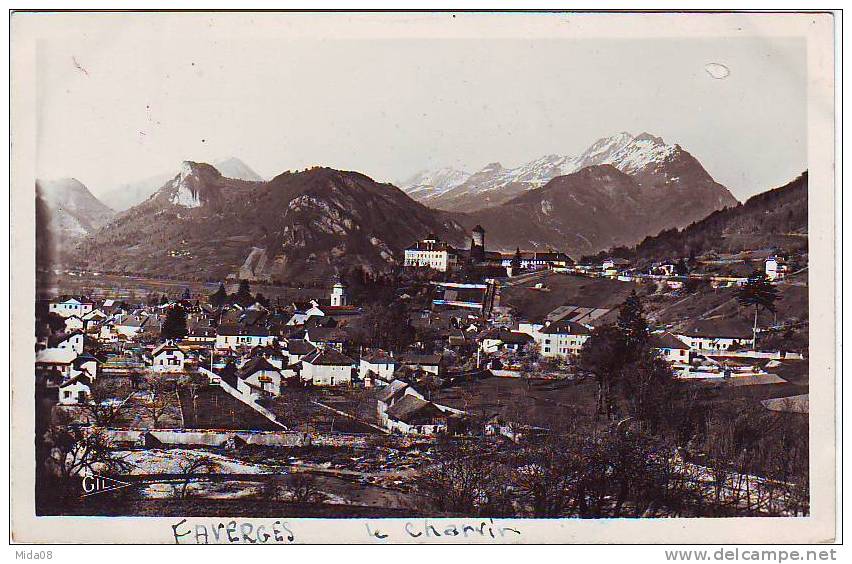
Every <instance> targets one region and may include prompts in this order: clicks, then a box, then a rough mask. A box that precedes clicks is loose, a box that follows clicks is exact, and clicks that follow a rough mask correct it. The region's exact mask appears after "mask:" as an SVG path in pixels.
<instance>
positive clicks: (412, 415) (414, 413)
mask: <svg viewBox="0 0 852 564" xmlns="http://www.w3.org/2000/svg"><path fill="white" fill-rule="evenodd" d="M450 415H451V414H450V413H448V412H445V411H443V410H441V408H440V407H439V406H438V405H437V404H434V403H432V402H431V401H427V400H425V399H423V398H422V397H418V396H416V395H413V394H404V395H403V396H402V398H400V399H399V400H398V401H396V402H395V403H394V404H393V405H392V406H390V407H389V408H388V410H387V415H386V420H385V427H386V428H387V429H389V430H390V431H392V432H396V433H402V434H405V435H437V434H438V433H445V432H446V431H447V420H448V419H449V418H450Z"/></svg>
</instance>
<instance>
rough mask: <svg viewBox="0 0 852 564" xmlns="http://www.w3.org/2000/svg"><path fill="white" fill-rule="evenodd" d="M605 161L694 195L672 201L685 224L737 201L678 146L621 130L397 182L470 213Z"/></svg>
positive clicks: (432, 202)
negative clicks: (541, 152) (521, 160)
mask: <svg viewBox="0 0 852 564" xmlns="http://www.w3.org/2000/svg"><path fill="white" fill-rule="evenodd" d="M604 164H608V165H612V166H614V167H615V168H616V169H618V170H620V171H621V172H624V173H625V174H628V175H630V176H631V177H633V178H634V180H635V181H636V182H637V184H638V185H639V186H642V187H659V188H660V192H663V193H664V194H661V195H662V196H665V197H671V195H673V194H675V193H676V192H678V191H681V192H683V193H684V194H683V195H682V196H681V198H680V199H681V200H688V199H689V198H690V197H691V196H694V197H695V199H697V200H698V201H697V202H690V203H691V204H693V203H697V204H698V205H695V206H691V205H690V206H687V205H683V204H684V203H685V202H675V203H674V205H673V207H674V208H675V209H674V210H672V211H673V212H678V213H679V212H680V211H684V210H686V211H687V213H688V215H689V216H690V217H688V218H683V219H682V221H686V223H684V225H686V224H688V223H690V222H691V221H693V220H695V219H698V218H701V217H704V215H706V214H707V213H709V212H710V211H713V210H714V209H720V208H722V207H724V206H732V205H736V203H737V200H736V198H734V197H733V196H732V195H731V193H730V192H729V191H728V190H727V189H726V188H725V187H724V186H722V185H721V184H718V183H716V182H715V181H714V180H713V178H712V177H711V176H710V175H709V174H708V173H707V171H706V170H704V167H702V166H701V164H700V163H699V162H698V161H697V160H696V159H695V158H694V157H693V156H692V155H690V154H689V153H688V152H687V151H686V150H684V149H683V148H681V147H680V145H669V144H667V143H665V142H664V141H663V140H662V139H661V138H659V137H655V136H654V135H651V134H649V133H642V134H640V135H636V136H634V135H631V134H630V133H627V132H622V133H618V134H616V135H613V136H610V137H604V138H601V139H598V140H597V141H595V142H594V143H593V144H592V145H591V146H589V147H588V148H587V149H586V150H585V151H583V152H582V153H581V154H580V155H579V156H574V157H572V156H566V155H555V154H553V155H545V156H543V157H540V158H538V159H535V160H533V161H530V162H528V163H525V164H523V165H521V166H518V167H515V168H505V167H503V165H501V164H500V163H497V162H495V163H491V164H488V165H486V166H485V167H484V168H482V169H481V170H479V171H477V172H475V173H473V174H470V175H467V177H466V178H465V174H466V173H464V172H463V171H459V170H454V169H446V168H445V169H440V170H439V171H435V172H429V171H422V172H420V173H418V175H416V176H414V177H412V178H411V179H409V180H406V181H404V182H402V183H401V184H400V187H401V188H402V189H403V190H404V191H405V192H406V193H408V194H409V195H410V196H412V197H413V198H415V199H416V200H418V201H420V202H423V203H424V204H426V205H428V206H430V207H434V208H438V209H443V210H452V211H461V212H475V211H478V210H481V209H484V208H488V207H493V206H498V205H500V204H503V203H506V202H508V201H510V200H512V199H513V198H515V197H516V196H518V195H520V194H522V193H524V192H527V191H529V190H533V189H536V188H540V187H542V186H544V185H545V184H547V183H548V182H549V181H550V180H552V179H553V178H556V177H558V176H564V175H568V174H572V173H574V172H577V171H579V170H582V169H584V168H586V167H588V166H594V165H604ZM462 179H464V180H462ZM705 200H707V201H706V202H705ZM677 208H680V209H677ZM711 208H712V209H711ZM690 210H691V211H690ZM662 223H666V221H663V222H662Z"/></svg>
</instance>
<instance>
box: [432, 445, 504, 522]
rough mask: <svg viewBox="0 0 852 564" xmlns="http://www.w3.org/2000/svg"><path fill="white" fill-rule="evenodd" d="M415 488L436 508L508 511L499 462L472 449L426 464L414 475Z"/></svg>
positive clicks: (470, 512)
mask: <svg viewBox="0 0 852 564" xmlns="http://www.w3.org/2000/svg"><path fill="white" fill-rule="evenodd" d="M416 485H417V490H418V491H419V492H420V493H421V494H423V495H424V496H425V497H426V498H428V499H429V500H430V501H431V502H432V504H433V505H434V506H435V508H436V509H438V510H439V511H442V512H451V513H457V514H462V515H484V514H488V515H502V514H507V513H510V512H511V500H510V499H509V497H508V495H507V494H508V491H509V490H508V488H507V486H508V474H507V473H506V472H505V468H503V467H502V466H501V465H500V464H498V463H496V462H489V461H486V460H482V458H481V457H479V456H477V455H476V453H465V452H463V451H459V452H457V453H456V454H455V455H450V456H449V457H447V458H445V459H444V460H441V461H439V462H438V463H436V464H434V465H432V466H430V467H428V468H426V469H425V470H424V471H423V472H422V473H421V474H420V475H419V476H418V477H417V479H416Z"/></svg>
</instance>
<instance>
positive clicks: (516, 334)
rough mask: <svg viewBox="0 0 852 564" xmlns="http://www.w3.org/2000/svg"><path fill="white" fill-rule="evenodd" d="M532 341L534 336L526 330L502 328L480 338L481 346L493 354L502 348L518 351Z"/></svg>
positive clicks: (483, 350)
mask: <svg viewBox="0 0 852 564" xmlns="http://www.w3.org/2000/svg"><path fill="white" fill-rule="evenodd" d="M532 342H533V338H532V336H531V335H529V334H527V333H525V332H523V333H522V332H520V331H507V330H505V329H501V330H498V331H491V332H489V333H488V334H486V335H484V336H483V337H482V338H481V339H480V342H479V348H480V349H481V350H482V352H484V353H486V354H493V353H496V352H499V351H501V350H505V351H509V352H515V353H516V352H519V351H520V350H521V349H522V348H523V347H524V346H526V345H528V344H529V343H532Z"/></svg>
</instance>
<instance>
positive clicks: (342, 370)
mask: <svg viewBox="0 0 852 564" xmlns="http://www.w3.org/2000/svg"><path fill="white" fill-rule="evenodd" d="M301 364H302V371H301V377H302V380H303V381H305V382H310V383H311V384H313V385H314V386H340V385H349V384H351V383H352V371H353V370H354V369H355V361H354V360H352V359H351V358H349V357H348V356H346V355H345V354H343V353H341V352H338V351H337V350H335V349H332V348H325V349H316V350H315V351H314V352H312V353H310V354H308V355H306V356H304V357H302V359H301Z"/></svg>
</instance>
